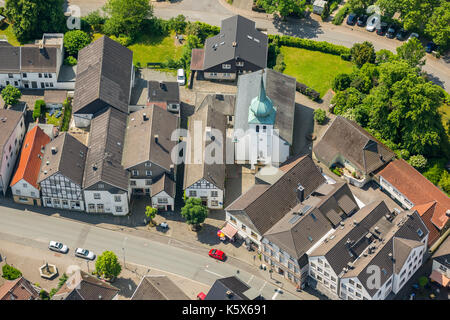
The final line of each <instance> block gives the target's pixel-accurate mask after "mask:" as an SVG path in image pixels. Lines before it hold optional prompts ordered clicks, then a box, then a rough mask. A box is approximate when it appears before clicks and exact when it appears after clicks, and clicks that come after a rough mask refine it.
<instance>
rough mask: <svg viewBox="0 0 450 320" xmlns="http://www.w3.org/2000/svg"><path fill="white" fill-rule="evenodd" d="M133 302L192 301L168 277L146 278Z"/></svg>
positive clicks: (134, 294) (137, 290) (136, 292)
mask: <svg viewBox="0 0 450 320" xmlns="http://www.w3.org/2000/svg"><path fill="white" fill-rule="evenodd" d="M131 300H190V299H189V297H188V296H187V295H186V294H185V293H184V292H183V290H181V289H180V288H179V287H178V286H177V285H176V284H175V283H173V281H172V280H170V279H169V278H168V277H167V276H144V277H143V278H142V279H141V282H140V283H139V285H138V287H137V288H136V290H135V291H134V293H133V295H132V296H131Z"/></svg>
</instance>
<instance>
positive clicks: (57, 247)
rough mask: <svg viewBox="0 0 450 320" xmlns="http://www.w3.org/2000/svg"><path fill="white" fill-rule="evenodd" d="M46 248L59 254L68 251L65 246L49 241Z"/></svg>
mask: <svg viewBox="0 0 450 320" xmlns="http://www.w3.org/2000/svg"><path fill="white" fill-rule="evenodd" d="M48 248H49V249H50V250H52V251H56V252H61V253H67V252H68V251H69V248H68V247H67V246H66V245H64V244H62V243H61V242H56V241H50V243H49V244H48Z"/></svg>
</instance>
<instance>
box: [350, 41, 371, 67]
mask: <svg viewBox="0 0 450 320" xmlns="http://www.w3.org/2000/svg"><path fill="white" fill-rule="evenodd" d="M350 54H351V55H352V61H353V62H355V64H356V65H357V66H358V67H359V68H361V67H362V66H363V65H364V64H365V63H367V62H369V63H375V58H376V54H375V49H374V47H373V44H372V43H371V42H368V41H364V42H363V43H355V44H354V45H353V47H352V48H351V49H350Z"/></svg>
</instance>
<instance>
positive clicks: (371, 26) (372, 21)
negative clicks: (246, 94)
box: [366, 16, 380, 32]
mask: <svg viewBox="0 0 450 320" xmlns="http://www.w3.org/2000/svg"><path fill="white" fill-rule="evenodd" d="M379 24H380V17H379V16H371V17H369V19H367V26H366V30H367V31H370V32H373V31H375V29H376V28H377V26H378V25H379Z"/></svg>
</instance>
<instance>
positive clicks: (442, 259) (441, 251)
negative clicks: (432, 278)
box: [433, 237, 450, 268]
mask: <svg viewBox="0 0 450 320" xmlns="http://www.w3.org/2000/svg"><path fill="white" fill-rule="evenodd" d="M433 259H434V260H436V261H437V262H439V263H440V264H443V265H444V266H446V267H447V268H450V237H447V239H445V241H444V242H442V243H441V245H440V246H439V248H438V250H437V251H436V252H435V253H434V254H433Z"/></svg>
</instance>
